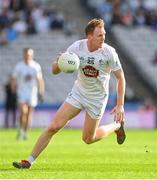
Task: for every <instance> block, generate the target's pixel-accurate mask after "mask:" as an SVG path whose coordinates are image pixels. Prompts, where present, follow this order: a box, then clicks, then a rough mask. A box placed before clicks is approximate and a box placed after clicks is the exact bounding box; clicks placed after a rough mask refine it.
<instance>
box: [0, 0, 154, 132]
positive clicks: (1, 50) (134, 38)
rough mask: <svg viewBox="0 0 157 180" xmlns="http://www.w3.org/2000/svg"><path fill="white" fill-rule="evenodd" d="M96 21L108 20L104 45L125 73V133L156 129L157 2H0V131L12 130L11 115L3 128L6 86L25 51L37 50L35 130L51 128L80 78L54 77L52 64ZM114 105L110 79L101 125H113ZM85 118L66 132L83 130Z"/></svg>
mask: <svg viewBox="0 0 157 180" xmlns="http://www.w3.org/2000/svg"><path fill="white" fill-rule="evenodd" d="M93 17H95V18H102V19H104V20H105V23H106V25H105V28H106V31H107V34H106V42H107V43H109V44H110V45H111V46H113V47H115V49H116V51H117V52H118V54H119V58H120V60H121V63H122V66H123V69H124V72H125V76H126V81H127V87H126V97H125V100H126V103H125V110H126V126H127V128H149V129H153V128H156V127H157V115H156V114H157V113H156V112H157V111H156V107H157V75H156V74H157V0H53V1H52V0H0V127H5V128H8V127H12V118H13V116H12V114H9V116H10V117H9V125H8V127H7V126H6V125H5V115H6V114H5V107H6V96H7V92H8V91H7V90H8V89H7V86H6V85H7V83H8V81H9V78H10V75H11V73H12V70H13V67H14V66H15V64H16V63H17V62H19V61H21V60H22V52H23V51H22V50H23V48H25V47H31V48H33V49H34V53H35V60H36V61H38V62H39V63H40V64H41V66H42V71H43V74H44V79H45V87H46V92H45V96H44V102H42V103H39V105H38V106H37V108H36V110H35V112H34V115H33V119H34V120H33V123H32V127H45V126H46V125H47V124H48V123H49V121H50V120H51V119H52V118H53V116H54V113H55V111H56V109H57V108H58V107H59V106H60V104H61V103H62V102H63V101H64V99H65V98H66V96H67V94H68V92H69V91H70V89H71V87H72V85H73V83H74V80H75V78H76V75H77V73H74V74H63V73H61V74H59V75H57V76H54V75H52V74H51V64H52V60H53V59H54V57H55V56H56V55H57V54H58V53H59V52H63V51H65V50H66V48H67V47H68V46H69V45H70V44H71V43H72V42H74V41H75V40H78V39H81V38H85V35H84V27H85V26H86V23H87V22H88V21H89V20H90V19H92V18H93ZM115 100H116V87H115V79H114V77H111V82H110V97H109V101H108V105H107V111H106V113H105V114H104V116H103V120H102V123H108V122H109V121H112V119H113V117H111V116H110V115H109V112H110V110H111V109H112V108H113V106H114V105H115ZM82 118H83V113H81V114H80V115H79V116H78V117H76V118H75V120H74V121H73V122H70V123H69V124H68V125H67V127H74V128H75V127H76V128H79V127H81V126H82V123H83V120H81V119H82ZM16 119H17V121H18V108H17V114H16ZM16 126H17V122H16Z"/></svg>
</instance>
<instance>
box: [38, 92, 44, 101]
mask: <svg viewBox="0 0 157 180" xmlns="http://www.w3.org/2000/svg"><path fill="white" fill-rule="evenodd" d="M38 99H39V103H43V102H44V96H43V95H41V94H39V95H38Z"/></svg>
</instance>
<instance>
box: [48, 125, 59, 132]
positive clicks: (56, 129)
mask: <svg viewBox="0 0 157 180" xmlns="http://www.w3.org/2000/svg"><path fill="white" fill-rule="evenodd" d="M61 128H62V126H60V125H59V124H54V125H53V126H50V127H48V128H47V131H48V133H50V134H55V133H57V132H58V131H59V130H60V129H61Z"/></svg>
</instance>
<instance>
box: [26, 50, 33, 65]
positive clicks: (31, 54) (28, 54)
mask: <svg viewBox="0 0 157 180" xmlns="http://www.w3.org/2000/svg"><path fill="white" fill-rule="evenodd" d="M32 59H33V51H32V50H31V49H29V50H28V51H25V52H24V60H25V62H26V63H29V62H30V61H31V60H32Z"/></svg>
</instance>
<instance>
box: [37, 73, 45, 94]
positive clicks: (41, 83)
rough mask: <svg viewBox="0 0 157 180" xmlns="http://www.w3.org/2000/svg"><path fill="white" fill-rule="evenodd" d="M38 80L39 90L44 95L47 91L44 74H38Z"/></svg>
mask: <svg viewBox="0 0 157 180" xmlns="http://www.w3.org/2000/svg"><path fill="white" fill-rule="evenodd" d="M37 82H38V91H39V95H40V96H42V97H43V96H44V92H45V83H44V79H43V76H42V74H40V75H38V77H37Z"/></svg>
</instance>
